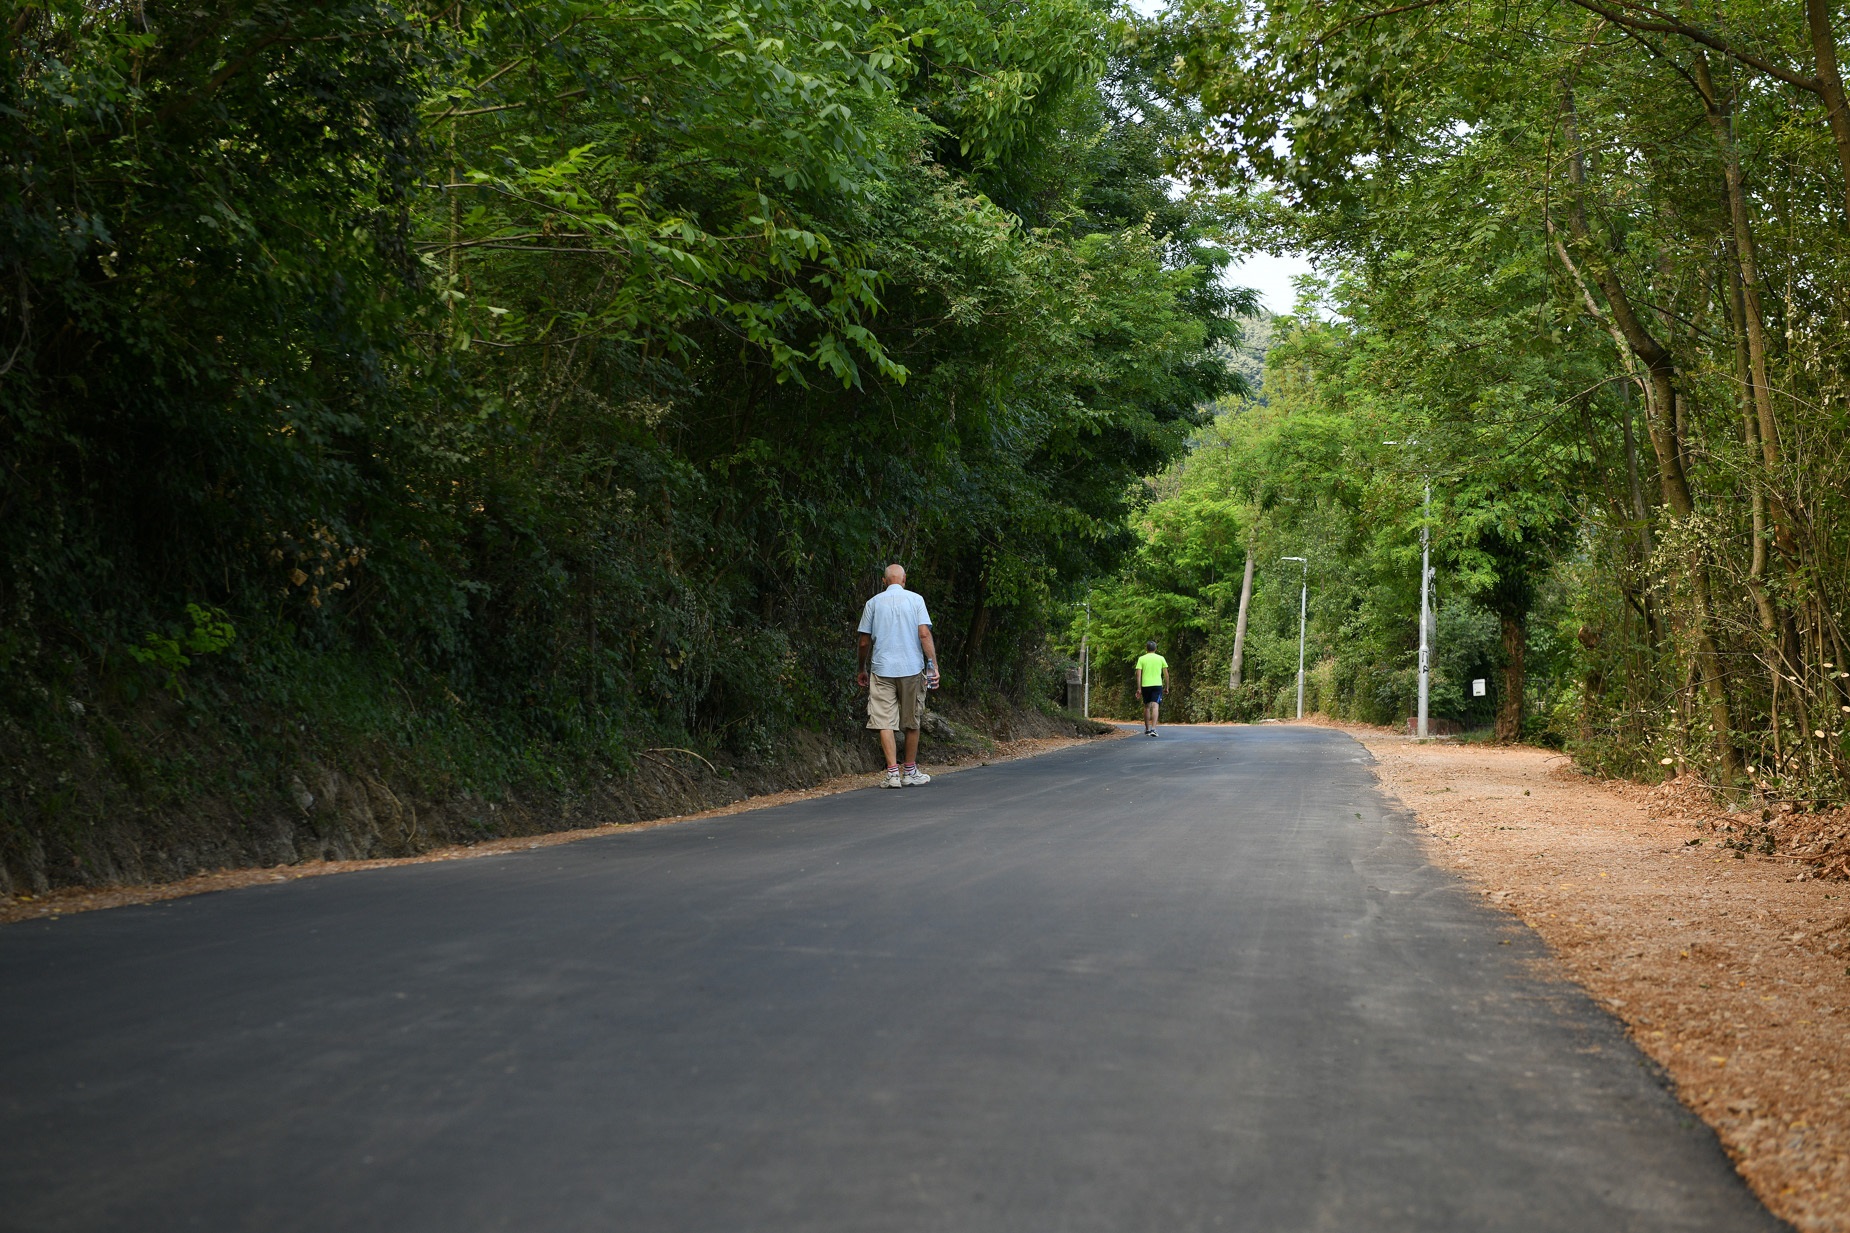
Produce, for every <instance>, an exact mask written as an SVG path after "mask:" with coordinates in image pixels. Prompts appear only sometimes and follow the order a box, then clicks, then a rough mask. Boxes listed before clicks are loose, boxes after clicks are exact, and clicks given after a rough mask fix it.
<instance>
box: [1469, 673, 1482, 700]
mask: <svg viewBox="0 0 1850 1233" xmlns="http://www.w3.org/2000/svg"><path fill="white" fill-rule="evenodd" d="M1471 696H1472V697H1473V698H1482V697H1483V696H1484V678H1483V677H1481V676H1480V677H1478V678H1477V679H1476V680H1474V681H1472V682H1471Z"/></svg>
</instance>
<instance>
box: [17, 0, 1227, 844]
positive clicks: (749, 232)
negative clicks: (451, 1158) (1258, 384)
mask: <svg viewBox="0 0 1850 1233" xmlns="http://www.w3.org/2000/svg"><path fill="white" fill-rule="evenodd" d="M7 21H8V22H9V23H10V26H9V29H8V36H9V41H8V43H7V65H6V73H5V77H4V84H3V85H0V91H4V96H3V97H0V117H4V118H3V119H0V123H4V125H5V126H6V132H7V136H6V140H5V141H4V142H0V254H3V256H0V262H3V263H4V269H0V363H4V366H5V367H4V374H3V375H0V562H4V565H3V567H0V688H3V690H4V699H5V710H6V715H7V719H6V721H5V722H6V723H7V725H8V728H7V731H8V733H9V735H10V736H11V737H13V738H15V739H18V740H21V741H24V740H27V739H28V738H29V739H30V740H31V741H34V742H37V743H38V747H39V748H41V749H44V750H47V751H50V752H49V754H48V755H47V756H48V757H50V758H51V759H53V760H54V761H55V760H56V758H57V757H58V756H60V755H59V753H58V751H59V750H60V749H69V748H71V747H72V746H71V744H70V743H71V742H75V741H79V740H81V739H83V738H82V730H83V729H84V726H85V725H86V724H92V723H102V722H104V719H105V717H103V716H101V715H99V714H98V713H97V708H99V707H101V708H102V709H103V710H105V711H108V710H109V709H110V708H111V707H114V708H116V710H115V711H114V712H112V713H114V714H116V715H117V717H118V718H120V716H121V715H122V714H127V713H131V712H132V711H133V710H134V708H135V707H136V706H137V705H143V704H145V702H146V700H147V699H150V698H158V697H160V696H170V698H171V699H174V700H177V704H178V705H180V706H181V708H182V709H183V710H184V709H186V708H187V707H188V706H191V708H192V710H193V712H194V716H193V719H192V721H191V722H193V723H194V724H198V723H199V722H201V719H202V718H203V719H204V721H205V722H206V723H207V724H208V725H213V724H216V725H219V726H218V727H217V728H216V729H214V730H215V731H218V732H220V734H221V735H222V736H223V738H224V739H225V740H226V741H228V742H230V743H231V745H232V746H236V747H238V748H239V749H241V750H242V751H243V752H242V753H236V754H234V755H233V756H236V757H244V756H246V755H249V754H251V753H252V751H253V750H255V749H256V748H257V747H258V746H260V745H262V744H263V742H264V741H265V740H266V739H268V738H267V737H265V735H264V733H265V732H269V731H271V730H272V729H271V727H270V726H269V725H271V724H272V723H273V721H274V720H275V719H277V718H280V717H287V721H286V722H283V723H280V724H276V725H275V728H274V730H275V731H278V732H281V731H289V732H291V736H290V739H291V740H292V741H296V740H301V741H305V742H306V743H307V744H308V745H310V746H315V745H318V744H319V745H326V744H329V743H338V742H339V741H342V740H353V741H361V742H374V743H375V744H377V743H381V742H383V743H385V744H387V745H391V746H393V747H395V748H398V749H400V750H403V751H409V752H408V754H407V757H408V758H410V759H411V760H413V761H415V760H416V759H417V758H420V757H425V758H426V760H428V757H427V754H426V752H424V751H429V750H436V749H440V748H447V749H452V750H455V751H458V752H456V755H455V757H456V759H459V760H460V761H466V762H468V763H469V765H470V766H471V768H472V769H471V770H470V772H469V774H468V778H470V779H472V780H474V781H476V782H478V783H482V784H486V785H487V786H489V787H491V788H492V787H493V786H494V784H495V782H496V781H497V778H498V777H499V778H500V779H501V780H502V781H505V779H506V777H508V776H514V775H519V774H526V773H530V772H531V771H533V770H534V768H540V769H555V770H556V769H557V768H559V767H561V766H565V765H567V764H568V763H569V764H570V765H571V766H573V767H575V768H577V769H576V770H574V771H572V772H571V773H578V772H579V771H583V772H584V773H597V774H602V773H604V772H606V771H608V770H609V769H612V768H621V767H622V766H623V765H625V764H626V761H627V759H628V757H629V755H630V751H632V750H634V749H635V748H636V747H638V745H640V744H644V743H647V742H648V741H650V740H658V739H660V738H661V737H662V735H663V734H669V735H675V736H677V737H680V736H691V738H692V739H695V740H700V741H705V742H707V743H709V744H710V745H713V746H716V747H725V748H727V749H729V750H730V751H731V752H732V753H734V754H735V755H737V756H743V757H754V756H762V755H764V754H766V753H767V752H768V751H769V750H770V749H771V748H772V746H773V744H774V742H775V739H776V737H777V736H778V734H779V733H781V732H783V731H785V730H786V729H788V728H789V727H790V726H792V725H796V724H803V725H810V726H818V725H820V726H825V727H826V726H831V725H838V724H844V723H847V722H851V721H850V720H849V714H850V711H851V704H852V698H851V695H852V690H853V686H852V667H853V665H852V654H853V652H852V638H851V635H852V628H853V620H854V617H855V615H856V613H857V611H858V608H859V604H860V601H861V599H862V598H864V596H865V594H867V593H869V592H870V591H871V590H872V588H873V587H874V585H875V581H876V578H877V570H878V569H879V567H880V566H881V565H882V564H883V563H884V562H886V561H887V560H889V559H900V560H903V561H905V562H907V563H908V565H909V566H911V568H912V571H913V578H914V585H915V586H916V587H917V588H918V589H920V590H922V591H923V592H924V593H925V594H926V596H927V597H928V598H929V600H930V602H931V605H932V610H933V614H934V617H935V618H936V621H937V625H938V631H939V646H940V647H941V648H942V650H943V652H944V654H945V658H946V668H947V677H948V681H949V684H950V685H951V687H953V688H961V689H965V690H973V691H978V690H990V691H998V692H1001V693H1004V694H1009V695H1012V696H1016V697H1023V696H1029V695H1035V696H1038V695H1039V694H1041V693H1043V692H1049V691H1050V685H1049V676H1048V672H1049V667H1048V661H1047V657H1046V653H1045V650H1044V646H1043V631H1044V629H1045V627H1046V623H1047V621H1048V619H1049V613H1050V612H1052V611H1053V605H1054V604H1055V603H1056V602H1057V601H1059V600H1060V599H1062V598H1065V597H1068V596H1069V595H1070V593H1071V592H1072V591H1073V588H1075V587H1076V586H1078V585H1080V584H1081V582H1082V580H1083V579H1085V578H1086V577H1088V576H1092V575H1096V574H1100V573H1104V572H1108V571H1110V570H1111V569H1113V568H1115V567H1116V565H1117V563H1118V561H1119V560H1120V559H1121V558H1122V555H1123V553H1125V552H1126V551H1127V550H1129V549H1130V548H1131V547H1132V546H1133V544H1134V536H1133V535H1132V534H1131V532H1130V531H1129V529H1128V527H1127V524H1126V518H1127V515H1128V513H1129V512H1130V509H1131V502H1132V499H1133V495H1134V494H1133V488H1134V481H1135V480H1136V479H1137V477H1139V476H1141V475H1144V474H1147V473H1150V472H1153V471H1156V470H1158V469H1160V468H1161V467H1163V466H1164V465H1166V463H1167V462H1168V461H1169V460H1170V459H1172V458H1173V457H1175V456H1176V454H1177V452H1178V451H1179V450H1180V449H1181V447H1182V445H1183V443H1184V441H1185V439H1186V436H1187V434H1188V433H1189V431H1191V429H1192V428H1193V427H1194V426H1195V425H1196V424H1197V423H1198V422H1199V413H1198V411H1197V408H1198V407H1200V406H1201V405H1203V404H1204V403H1205V402H1207V401H1208V400H1211V399H1212V398H1214V397H1216V396H1219V395H1221V394H1223V393H1224V392H1226V391H1228V390H1229V389H1231V388H1233V387H1235V386H1236V385H1237V384H1238V378H1237V377H1236V376H1234V375H1233V374H1232V373H1231V372H1230V371H1229V369H1228V368H1227V366H1226V365H1225V363H1224V362H1223V361H1222V359H1221V358H1220V353H1219V347H1220V344H1221V343H1222V342H1223V341H1224V340H1225V338H1226V337H1228V336H1229V334H1230V332H1231V331H1232V330H1233V329H1234V326H1233V324H1232V319H1231V313H1232V311H1233V310H1235V309H1237V308H1239V307H1241V306H1242V305H1243V303H1244V301H1243V300H1242V299H1241V297H1240V295H1239V294H1238V293H1234V292H1230V291H1228V290H1227V289H1226V288H1225V287H1223V285H1222V284H1221V282H1220V278H1219V275H1220V272H1221V269H1222V267H1223V266H1224V264H1225V262H1226V255H1225V253H1224V252H1223V251H1222V250H1221V249H1220V248H1219V247H1217V245H1216V243H1215V236H1216V232H1215V230H1214V227H1213V217H1212V214H1211V211H1210V209H1209V203H1206V202H1204V201H1202V200H1200V199H1197V198H1194V197H1179V198H1178V197H1175V196H1173V195H1172V194H1171V193H1170V192H1169V191H1168V187H1167V184H1166V181H1165V179H1164V176H1165V171H1166V167H1167V162H1166V160H1167V158H1168V156H1169V152H1170V151H1171V149H1172V148H1173V146H1174V145H1175V143H1176V141H1177V140H1178V139H1179V138H1180V137H1182V136H1184V135H1185V134H1186V132H1187V131H1188V117H1187V115H1186V114H1185V113H1184V112H1182V111H1180V110H1178V109H1177V108H1176V107H1175V106H1174V105H1172V104H1170V103H1166V102H1165V101H1164V100H1163V98H1162V97H1161V96H1160V95H1159V94H1158V92H1157V91H1156V90H1155V88H1154V87H1153V85H1152V75H1151V70H1150V68H1149V66H1148V63H1147V54H1146V53H1144V52H1140V51H1139V50H1137V47H1136V45H1135V42H1136V41H1135V40H1130V41H1126V40H1125V39H1124V38H1123V37H1122V36H1123V34H1124V33H1125V32H1126V31H1128V30H1130V29H1132V28H1133V26H1132V25H1131V24H1127V23H1128V19H1126V18H1123V17H1120V16H1115V15H1113V14H1112V13H1110V12H1108V11H1106V10H1105V9H1104V8H1102V7H1100V6H1099V5H1097V4H1094V3H1088V2H1086V0H1036V2H1035V3H1034V4H1032V5H1029V6H1025V7H1024V6H985V5H982V4H975V3H969V2H968V0H920V2H919V3H916V4H912V5H909V6H898V7H892V6H887V7H880V8H875V7H873V6H870V5H867V4H865V3H858V2H855V0H742V2H736V3H735V2H731V0H713V2H708V0H598V2H591V0H501V2H498V3H487V4H455V5H450V6H446V7H441V8H432V9H409V8H401V7H398V6H395V5H392V4H388V3H383V2H381V0H341V2H338V3H332V4H325V5H323V4H317V5H300V4H281V3H274V2H271V0H212V2H211V3H206V4H188V5H181V4H172V3H153V2H151V3H148V4H145V5H135V6H98V5H91V4H86V3H81V2H79V0H49V2H46V3H30V4H25V5H21V6H15V7H14V8H12V9H11V10H10V11H9V16H8V18H7ZM356 694H360V695H364V702H363V704H355V705H351V706H349V705H347V704H346V703H345V702H344V701H342V700H343V699H351V698H353V697H354V696H356ZM138 698H140V699H142V700H143V702H142V703H138V702H137V699H138ZM71 703H82V704H84V706H85V707H87V708H88V709H89V711H90V712H91V713H90V715H89V718H87V719H86V718H85V717H84V715H83V713H82V711H81V710H80V708H79V707H77V706H72V705H70V704H71ZM175 704H176V702H175V701H169V702H167V703H163V705H168V706H171V705H175ZM251 708H256V709H255V710H252V709H251ZM228 715H243V716H245V718H244V719H241V720H238V721H237V722H229V721H227V719H226V716H228ZM259 715H262V716H269V717H270V718H269V719H262V720H259V719H258V718H257V716H259ZM247 721H248V722H247ZM110 722H113V721H110ZM166 722H168V721H166V720H163V723H166ZM112 730H113V729H112ZM304 733H306V734H307V735H306V736H303V735H302V734H304ZM156 743H158V742H156ZM134 745H135V741H134V740H129V741H127V746H134ZM116 747H117V746H116V744H112V745H111V748H112V749H114V748H116ZM548 751H551V752H548ZM132 755H133V749H128V750H127V752H125V753H124V754H123V757H124V758H128V759H130V760H132ZM429 756H434V755H429ZM286 762H287V758H283V759H281V760H280V761H278V760H276V759H271V760H270V761H262V760H259V762H257V763H256V765H259V766H261V767H262V774H261V776H260V779H262V780H265V782H259V783H258V784H257V785H256V787H254V788H253V789H252V790H253V791H264V790H273V791H274V790H280V789H281V786H282V785H281V784H280V783H279V782H267V781H268V780H275V779H277V778H279V777H280V776H282V775H283V774H284V773H285V772H286ZM125 765H126V764H125ZM125 773H126V772H125ZM9 782H10V783H11V785H12V786H11V787H10V788H9V789H8V790H7V792H6V793H5V795H6V796H7V799H8V800H9V801H10V802H11V805H10V807H9V812H10V814H11V817H10V819H9V820H10V821H11V822H12V823H13V824H14V826H15V829H16V831H17V829H18V828H21V827H23V828H26V829H31V828H32V827H34V826H37V825H39V822H38V821H35V817H36V816H37V815H36V814H35V812H34V811H35V810H37V809H39V808H40V807H39V806H35V805H31V804H30V803H28V802H27V801H26V795H28V794H27V793H26V792H25V790H24V789H22V788H21V787H20V783H19V781H16V780H13V781H9ZM4 786H5V785H0V787H4Z"/></svg>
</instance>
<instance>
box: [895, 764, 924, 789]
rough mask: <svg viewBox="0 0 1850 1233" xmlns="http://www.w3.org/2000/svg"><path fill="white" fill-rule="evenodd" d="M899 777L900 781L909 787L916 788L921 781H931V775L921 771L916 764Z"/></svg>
mask: <svg viewBox="0 0 1850 1233" xmlns="http://www.w3.org/2000/svg"><path fill="white" fill-rule="evenodd" d="M900 778H901V782H903V783H904V784H905V785H906V786H907V787H909V788H916V787H917V786H918V785H920V784H922V783H930V782H931V776H930V775H927V774H926V773H925V772H924V771H921V770H920V769H919V768H918V767H916V766H915V767H913V768H912V769H911V770H909V771H907V772H906V773H905V774H904V775H903V776H901V777H900Z"/></svg>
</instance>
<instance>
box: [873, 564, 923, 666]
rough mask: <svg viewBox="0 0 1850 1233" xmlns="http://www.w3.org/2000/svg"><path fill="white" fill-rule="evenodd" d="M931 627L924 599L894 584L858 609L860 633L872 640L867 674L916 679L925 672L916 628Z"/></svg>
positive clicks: (916, 593) (921, 648)
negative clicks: (872, 638)
mask: <svg viewBox="0 0 1850 1233" xmlns="http://www.w3.org/2000/svg"><path fill="white" fill-rule="evenodd" d="M930 624H931V616H930V614H928V613H927V612H926V611H925V597H924V596H922V595H920V594H918V592H916V591H908V590H906V588H905V587H903V586H901V585H899V583H897V582H895V583H894V584H893V585H892V586H889V587H888V588H887V589H886V590H884V591H882V592H880V594H878V595H876V596H874V597H873V598H872V599H870V600H868V601H867V606H866V607H865V608H863V609H861V624H860V632H861V633H864V634H872V635H873V636H874V658H873V662H872V663H871V664H869V665H868V667H869V670H870V671H872V672H873V674H874V675H875V676H917V675H918V674H919V673H921V672H923V671H925V650H924V648H923V647H921V646H919V626H921V625H930Z"/></svg>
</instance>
